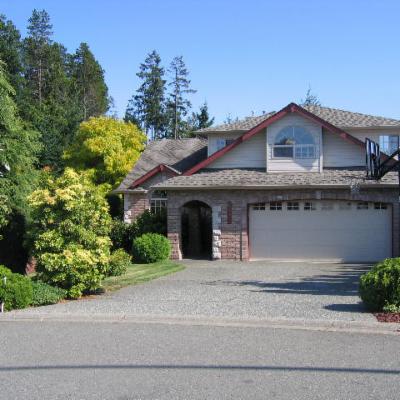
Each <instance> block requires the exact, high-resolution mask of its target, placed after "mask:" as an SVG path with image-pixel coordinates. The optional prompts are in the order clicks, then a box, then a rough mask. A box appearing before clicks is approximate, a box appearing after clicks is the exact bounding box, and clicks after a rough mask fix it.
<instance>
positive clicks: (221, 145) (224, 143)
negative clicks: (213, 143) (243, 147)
mask: <svg viewBox="0 0 400 400" xmlns="http://www.w3.org/2000/svg"><path fill="white" fill-rule="evenodd" d="M234 141H235V139H218V140H217V151H218V150H221V149H223V148H224V147H225V146H228V144H231V143H233V142H234Z"/></svg>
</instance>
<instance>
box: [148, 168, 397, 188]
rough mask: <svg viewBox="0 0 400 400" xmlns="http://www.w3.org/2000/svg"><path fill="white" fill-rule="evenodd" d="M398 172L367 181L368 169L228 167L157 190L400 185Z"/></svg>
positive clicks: (176, 179)
mask: <svg viewBox="0 0 400 400" xmlns="http://www.w3.org/2000/svg"><path fill="white" fill-rule="evenodd" d="M397 184H398V183H397V173H395V172H390V173H388V174H387V175H385V176H384V177H383V178H382V179H381V180H380V181H374V180H367V179H366V177H365V169H355V168H354V169H324V171H323V172H322V173H319V172H296V173H266V172H265V171H259V170H243V169H224V170H215V171H209V170H208V171H205V172H200V173H197V174H194V175H190V176H187V175H180V176H177V177H174V178H170V179H168V180H166V181H164V182H162V183H159V184H158V185H155V187H156V188H157V189H175V190H179V189H186V188H187V189H199V190H201V189H213V188H214V189H227V188H243V189H249V188H255V189H257V188H260V189H262V188H272V187H290V188H294V187H296V186H302V187H305V186H322V187H323V186H348V187H350V186H352V185H371V186H376V185H378V186H379V185H381V186H382V185H397Z"/></svg>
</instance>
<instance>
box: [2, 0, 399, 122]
mask: <svg viewBox="0 0 400 400" xmlns="http://www.w3.org/2000/svg"><path fill="white" fill-rule="evenodd" d="M33 8H38V9H42V8H44V9H46V10H47V11H48V12H49V14H50V16H51V19H52V22H53V27H54V29H53V30H54V40H56V41H59V42H61V43H63V44H64V45H65V46H66V47H67V48H68V50H69V51H71V52H72V51H74V50H75V48H76V47H77V46H78V45H79V43H80V42H83V41H84V42H87V43H88V44H89V46H90V47H91V49H92V51H93V52H94V54H95V56H96V58H97V59H98V60H99V61H100V63H101V65H102V66H103V68H104V69H105V71H106V75H105V76H106V82H107V84H108V86H109V89H110V94H111V95H112V96H113V98H114V100H115V105H116V109H117V112H118V114H119V115H120V116H123V114H124V112H125V107H126V104H127V101H128V99H129V98H130V96H131V95H132V93H133V92H134V90H135V89H136V88H137V87H138V84H139V82H138V80H137V78H136V75H135V74H136V72H137V71H138V66H139V64H140V63H141V62H142V61H143V60H144V58H145V56H146V54H147V53H148V52H150V51H151V50H153V49H156V50H157V51H158V52H159V53H160V55H161V58H162V60H163V63H164V64H165V66H167V65H168V64H169V62H170V61H171V59H172V58H173V57H174V56H175V55H182V56H183V57H184V60H185V61H186V64H187V66H188V68H189V70H190V74H191V79H192V86H193V87H194V88H195V89H197V93H196V94H195V95H193V96H192V103H193V106H194V108H198V106H199V105H200V104H201V103H203V102H204V101H205V100H206V101H207V102H208V105H209V109H210V112H211V113H212V115H214V116H215V117H216V121H218V122H220V121H222V120H224V119H225V118H226V116H227V115H228V114H229V113H230V114H231V115H232V116H233V117H235V116H238V117H244V116H247V115H251V113H252V112H254V113H255V114H259V113H261V112H262V111H263V110H265V111H269V110H278V109H280V108H282V107H283V106H285V105H286V104H288V103H289V102H291V101H295V102H298V101H299V100H300V99H301V98H302V97H304V95H305V93H306V91H307V88H308V86H309V85H311V88H312V91H313V92H314V93H315V94H317V95H318V97H319V98H320V101H321V102H322V104H323V105H326V106H331V107H337V108H342V109H348V110H352V111H359V112H365V113H371V114H376V115H383V116H388V117H394V118H399V119H400V101H399V100H400V98H399V97H400V80H399V74H400V24H399V22H398V21H399V15H400V1H390V0H376V1H374V0H351V1H349V0H347V1H344V0H335V1H324V0H318V1H312V0H310V1H307V0H303V1H295V0H286V1H268V0H265V1H261V0H259V1H256V0H246V1H244V0H243V1H234V0H230V1H227V0H142V1H135V0H131V1H129V0H79V1H77V0H68V1H61V0H57V1H56V0H0V12H2V13H4V14H6V16H7V17H8V18H9V19H11V20H12V21H13V22H14V23H15V24H16V25H17V27H18V28H19V29H20V30H21V32H22V34H23V35H24V34H25V28H26V21H27V19H28V18H29V16H30V14H31V12H32V9H33Z"/></svg>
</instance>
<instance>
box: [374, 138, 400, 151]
mask: <svg viewBox="0 0 400 400" xmlns="http://www.w3.org/2000/svg"><path fill="white" fill-rule="evenodd" d="M379 147H380V149H381V151H383V152H384V153H386V154H389V155H391V154H393V153H394V152H395V151H396V150H397V149H398V148H399V147H400V146H399V136H397V135H380V136H379Z"/></svg>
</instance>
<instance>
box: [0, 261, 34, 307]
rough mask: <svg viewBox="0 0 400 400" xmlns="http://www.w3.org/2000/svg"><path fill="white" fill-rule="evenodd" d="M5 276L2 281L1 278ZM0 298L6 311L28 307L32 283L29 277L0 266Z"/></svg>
mask: <svg viewBox="0 0 400 400" xmlns="http://www.w3.org/2000/svg"><path fill="white" fill-rule="evenodd" d="M4 277H6V278H7V279H6V282H5V283H4V281H3V278H4ZM0 279H1V280H0V300H1V301H2V302H4V307H5V309H6V310H7V311H9V310H14V309H18V308H25V307H28V306H29V305H30V304H31V303H32V283H31V280H30V279H29V278H27V277H26V276H23V275H20V274H14V273H12V272H11V271H10V270H9V269H8V268H5V267H4V266H0Z"/></svg>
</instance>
